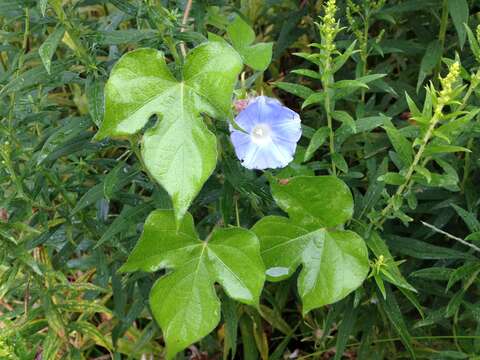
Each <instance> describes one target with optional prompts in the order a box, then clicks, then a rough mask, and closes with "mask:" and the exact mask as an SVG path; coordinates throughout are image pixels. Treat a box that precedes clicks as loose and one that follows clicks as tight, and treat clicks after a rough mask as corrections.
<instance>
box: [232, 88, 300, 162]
mask: <svg viewBox="0 0 480 360" xmlns="http://www.w3.org/2000/svg"><path fill="white" fill-rule="evenodd" d="M235 122H236V123H237V124H238V126H240V127H241V128H242V129H243V130H245V132H243V131H241V130H237V129H235V128H234V127H233V126H232V125H230V132H231V134H230V137H231V140H232V143H233V147H234V148H235V153H236V154H237V157H238V158H239V159H240V160H241V161H242V165H243V166H244V167H246V168H247V169H258V170H263V169H269V168H270V169H275V168H282V167H285V166H287V165H288V163H290V162H291V161H292V160H293V154H294V153H295V148H296V147H297V142H298V140H300V137H301V136H302V129H301V127H300V116H299V115H298V114H297V113H296V112H295V111H293V110H290V109H289V108H287V107H285V106H283V105H282V104H281V103H280V102H279V101H278V100H276V99H273V98H270V97H267V96H258V97H256V98H254V99H253V100H251V101H250V102H249V103H248V106H247V107H245V109H244V110H242V111H241V112H240V113H239V114H238V115H237V117H236V118H235Z"/></svg>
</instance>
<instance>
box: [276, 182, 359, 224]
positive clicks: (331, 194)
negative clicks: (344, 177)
mask: <svg viewBox="0 0 480 360" xmlns="http://www.w3.org/2000/svg"><path fill="white" fill-rule="evenodd" d="M271 188H272V195H273V198H274V199H275V201H276V202H277V204H278V206H279V207H280V208H281V209H282V210H284V211H285V212H287V213H288V214H289V215H290V218H291V219H292V220H294V221H296V222H298V223H302V224H313V225H314V226H322V227H323V226H324V227H336V226H339V225H343V224H345V223H346V222H347V221H348V220H349V219H350V218H351V217H352V214H353V199H352V194H351V192H350V189H349V188H348V186H347V185H346V184H345V183H344V182H343V181H341V180H339V179H338V178H336V177H335V176H298V177H294V178H292V179H289V180H288V182H287V183H284V182H283V183H280V182H278V183H273V184H271Z"/></svg>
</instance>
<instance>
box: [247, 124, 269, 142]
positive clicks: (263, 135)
mask: <svg viewBox="0 0 480 360" xmlns="http://www.w3.org/2000/svg"><path fill="white" fill-rule="evenodd" d="M270 133H271V129H270V126H268V125H267V124H258V125H257V126H255V127H254V128H253V129H252V132H251V134H250V136H251V137H252V141H253V142H254V143H256V144H266V143H268V142H270Z"/></svg>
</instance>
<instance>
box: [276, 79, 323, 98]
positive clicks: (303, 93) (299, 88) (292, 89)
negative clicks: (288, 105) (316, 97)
mask: <svg viewBox="0 0 480 360" xmlns="http://www.w3.org/2000/svg"><path fill="white" fill-rule="evenodd" d="M273 85H275V86H276V87H278V88H280V89H282V90H283V91H286V92H288V93H290V94H293V95H295V96H298V97H300V98H302V99H307V98H308V97H309V96H310V95H312V94H313V93H314V92H313V90H312V89H310V88H309V87H306V86H304V85H300V84H294V83H287V82H283V81H277V82H275V83H274V84H273Z"/></svg>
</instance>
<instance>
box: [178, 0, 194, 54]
mask: <svg viewBox="0 0 480 360" xmlns="http://www.w3.org/2000/svg"><path fill="white" fill-rule="evenodd" d="M192 3H193V0H188V1H187V5H186V6H185V11H184V12H183V18H182V28H181V29H180V32H184V31H185V26H186V25H187V20H188V16H189V15H190V10H191V9H192ZM180 51H181V52H182V55H183V57H185V56H187V48H186V47H185V43H183V42H182V43H181V44H180Z"/></svg>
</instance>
